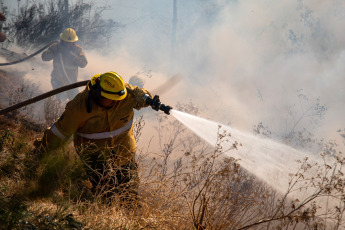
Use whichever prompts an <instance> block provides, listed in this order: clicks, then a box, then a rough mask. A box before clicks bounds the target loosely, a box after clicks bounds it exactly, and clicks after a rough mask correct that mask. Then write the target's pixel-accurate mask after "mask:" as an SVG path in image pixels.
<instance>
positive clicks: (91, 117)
mask: <svg viewBox="0 0 345 230" xmlns="http://www.w3.org/2000/svg"><path fill="white" fill-rule="evenodd" d="M89 85H90V84H89ZM89 85H87V86H86V88H85V90H84V91H83V92H81V93H79V94H78V95H77V96H76V97H75V98H74V99H73V100H72V101H70V102H68V103H67V105H66V108H65V111H64V113H63V114H62V115H61V117H60V118H59V119H58V120H57V121H56V122H55V123H54V125H53V126H52V127H50V128H48V129H47V130H46V131H45V133H44V136H43V139H42V141H41V143H42V144H43V146H44V147H45V148H46V150H51V149H54V148H56V147H58V146H60V145H61V144H62V143H63V142H64V141H65V140H67V139H68V138H69V137H70V136H71V135H72V134H74V145H75V148H76V150H77V152H78V154H79V155H80V156H81V157H82V158H85V159H86V158H87V157H88V156H90V154H93V155H94V154H99V152H102V156H100V157H101V158H104V159H107V158H108V157H109V156H112V157H115V158H116V160H115V161H116V163H117V164H118V165H119V166H121V165H124V164H126V163H127V162H128V161H129V160H131V159H132V158H133V157H134V154H135V152H136V149H137V147H136V143H135V139H134V134H133V125H132V123H133V116H134V111H133V109H137V110H139V109H140V108H142V107H147V105H146V104H145V102H144V99H143V96H144V94H149V95H150V96H151V94H150V93H149V92H148V91H147V90H146V89H143V88H139V87H136V86H132V85H129V84H128V83H126V88H127V91H128V93H127V96H126V98H124V99H123V100H119V101H116V103H115V104H114V105H113V106H112V107H111V108H108V109H107V108H104V107H101V106H99V105H98V104H96V103H93V105H92V110H91V112H90V113H88V112H87V103H88V102H87V98H88V94H89V91H90V86H89Z"/></svg>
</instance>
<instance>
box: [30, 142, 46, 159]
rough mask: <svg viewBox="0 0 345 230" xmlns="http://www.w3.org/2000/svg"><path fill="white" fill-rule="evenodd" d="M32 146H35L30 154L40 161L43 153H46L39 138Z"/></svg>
mask: <svg viewBox="0 0 345 230" xmlns="http://www.w3.org/2000/svg"><path fill="white" fill-rule="evenodd" d="M34 146H35V148H34V150H33V151H32V153H33V154H34V156H35V158H36V159H40V158H41V157H42V155H43V153H44V152H45V151H46V149H45V147H44V145H43V143H42V140H41V138H37V139H36V140H35V141H34Z"/></svg>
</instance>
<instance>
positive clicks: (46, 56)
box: [42, 43, 59, 61]
mask: <svg viewBox="0 0 345 230" xmlns="http://www.w3.org/2000/svg"><path fill="white" fill-rule="evenodd" d="M58 49H59V46H58V43H54V44H52V45H51V46H49V48H48V49H47V50H46V51H44V52H43V53H42V60H43V61H50V60H52V59H53V58H54V57H55V55H56V53H57V52H58Z"/></svg>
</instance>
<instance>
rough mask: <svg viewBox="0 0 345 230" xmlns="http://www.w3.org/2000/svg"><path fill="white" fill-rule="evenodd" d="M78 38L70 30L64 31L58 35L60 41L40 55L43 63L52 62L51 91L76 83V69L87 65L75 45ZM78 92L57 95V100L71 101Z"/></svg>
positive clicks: (84, 57) (78, 47)
mask: <svg viewBox="0 0 345 230" xmlns="http://www.w3.org/2000/svg"><path fill="white" fill-rule="evenodd" d="M77 41H78V36H77V34H76V32H75V31H74V30H73V29H72V28H67V29H65V30H64V31H63V32H62V33H61V34H60V40H59V41H58V42H56V43H54V44H52V45H51V46H50V47H49V48H48V49H47V50H46V51H44V52H43V53H42V60H43V61H51V60H53V71H52V73H51V84H52V87H53V89H56V88H59V87H61V86H65V85H68V84H71V83H75V82H77V78H78V68H79V67H80V68H84V67H85V66H86V65H87V59H86V56H85V52H84V51H83V48H82V47H80V46H79V45H77V44H76V42H77ZM78 92H79V91H78V90H77V89H74V90H70V91H68V92H67V93H61V94H59V95H58V99H59V100H61V101H62V102H65V101H66V99H67V98H68V99H69V100H72V99H73V98H74V96H75V95H77V94H78Z"/></svg>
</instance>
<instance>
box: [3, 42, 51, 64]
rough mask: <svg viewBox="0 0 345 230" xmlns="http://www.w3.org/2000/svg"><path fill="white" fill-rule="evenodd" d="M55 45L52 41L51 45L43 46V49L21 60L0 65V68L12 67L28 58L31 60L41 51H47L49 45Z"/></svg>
mask: <svg viewBox="0 0 345 230" xmlns="http://www.w3.org/2000/svg"><path fill="white" fill-rule="evenodd" d="M54 43H56V41H53V42H51V43H49V44H48V45H46V46H44V47H43V48H41V49H39V50H37V51H36V52H35V53H33V54H31V55H29V56H27V57H25V58H22V59H19V60H17V61H13V62H7V63H0V66H6V65H14V64H17V63H20V62H23V61H25V60H27V59H29V58H32V57H33V56H36V55H37V54H39V53H41V52H42V51H43V50H45V49H47V48H48V47H49V46H50V45H52V44H54Z"/></svg>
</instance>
